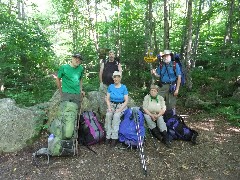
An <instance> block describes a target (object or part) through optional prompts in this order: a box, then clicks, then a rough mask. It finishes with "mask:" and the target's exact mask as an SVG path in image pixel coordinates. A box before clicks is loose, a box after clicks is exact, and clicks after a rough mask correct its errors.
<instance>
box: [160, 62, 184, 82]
mask: <svg viewBox="0 0 240 180" xmlns="http://www.w3.org/2000/svg"><path fill="white" fill-rule="evenodd" d="M157 74H158V75H160V80H161V81H162V82H166V83H170V82H174V81H176V80H177V76H179V75H181V70H180V67H179V65H178V63H176V75H175V73H174V69H173V62H170V63H169V64H166V63H163V65H162V67H161V69H160V66H158V68H157Z"/></svg>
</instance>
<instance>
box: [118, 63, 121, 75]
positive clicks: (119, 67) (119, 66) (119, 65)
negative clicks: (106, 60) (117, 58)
mask: <svg viewBox="0 0 240 180" xmlns="http://www.w3.org/2000/svg"><path fill="white" fill-rule="evenodd" d="M118 71H119V72H120V73H122V65H121V64H120V63H119V64H118Z"/></svg>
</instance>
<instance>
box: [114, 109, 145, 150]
mask: <svg viewBox="0 0 240 180" xmlns="http://www.w3.org/2000/svg"><path fill="white" fill-rule="evenodd" d="M122 118H123V120H122V121H121V123H120V126H119V132H118V136H119V141H120V142H122V143H124V144H125V145H127V146H131V147H138V146H139V145H140V144H143V141H144V137H145V127H144V114H143V112H142V110H141V109H140V108H138V107H136V108H128V109H126V110H125V111H124V114H123V116H122Z"/></svg>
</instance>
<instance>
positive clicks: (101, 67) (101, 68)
mask: <svg viewBox="0 0 240 180" xmlns="http://www.w3.org/2000/svg"><path fill="white" fill-rule="evenodd" d="M103 68H104V63H101V66H100V70H99V81H100V83H102V74H103Z"/></svg>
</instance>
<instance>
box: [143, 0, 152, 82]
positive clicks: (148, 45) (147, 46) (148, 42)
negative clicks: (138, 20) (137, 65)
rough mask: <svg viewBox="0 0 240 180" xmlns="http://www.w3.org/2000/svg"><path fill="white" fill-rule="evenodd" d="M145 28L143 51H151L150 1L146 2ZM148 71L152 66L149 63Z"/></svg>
mask: <svg viewBox="0 0 240 180" xmlns="http://www.w3.org/2000/svg"><path fill="white" fill-rule="evenodd" d="M146 9H147V10H146V17H145V21H146V26H145V39H146V41H145V49H146V51H148V50H150V49H151V50H152V48H153V47H152V32H153V29H152V28H153V25H152V17H153V16H152V0H148V3H147V8H146ZM149 66H150V69H152V64H151V63H149ZM151 83H154V77H153V76H152V80H151Z"/></svg>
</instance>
